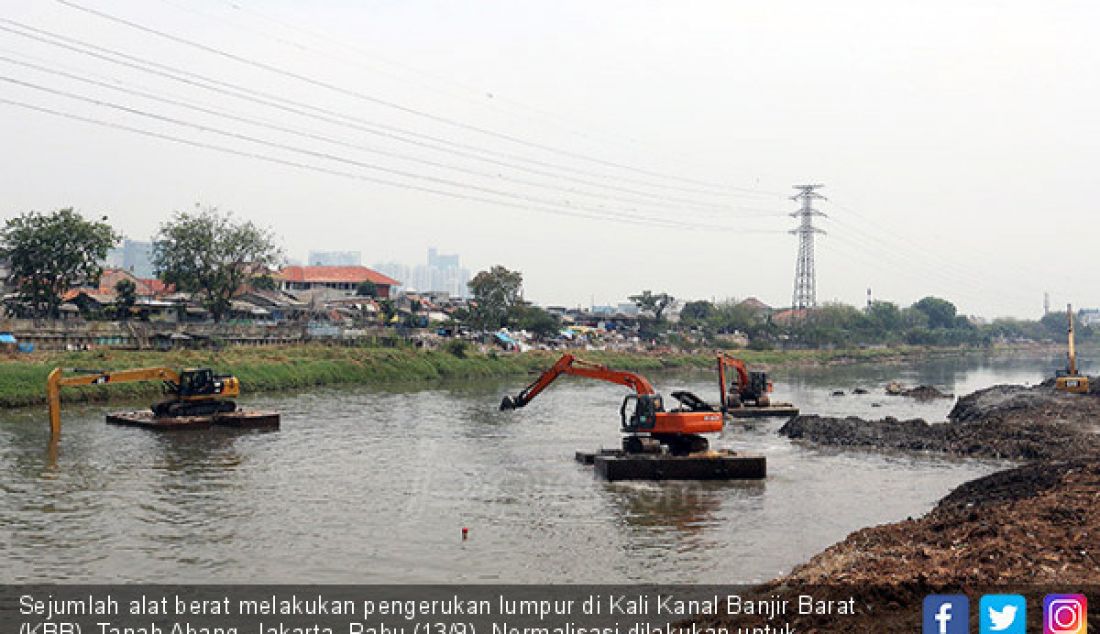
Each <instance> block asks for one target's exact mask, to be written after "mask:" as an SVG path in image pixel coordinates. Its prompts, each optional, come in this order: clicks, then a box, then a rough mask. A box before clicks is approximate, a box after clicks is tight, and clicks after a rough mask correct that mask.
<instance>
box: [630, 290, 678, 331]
mask: <svg viewBox="0 0 1100 634" xmlns="http://www.w3.org/2000/svg"><path fill="white" fill-rule="evenodd" d="M629 299H630V301H632V302H634V305H635V306H637V307H638V308H639V310H643V311H648V312H651V313H653V320H654V321H656V322H657V323H660V322H661V319H662V317H663V316H664V312H665V311H666V310H668V309H669V308H672V307H673V306H675V305H676V298H675V297H673V296H672V295H669V294H668V293H654V292H653V291H648V290H646V291H642V292H641V294H639V295H631V296H630V297H629Z"/></svg>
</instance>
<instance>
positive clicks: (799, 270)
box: [790, 185, 827, 310]
mask: <svg viewBox="0 0 1100 634" xmlns="http://www.w3.org/2000/svg"><path fill="white" fill-rule="evenodd" d="M821 187H824V185H795V186H794V188H795V189H797V190H799V193H797V194H795V195H794V196H791V200H797V201H800V202H801V203H802V207H801V208H800V209H799V210H798V211H795V212H793V213H791V216H792V217H794V218H801V219H802V221H801V223H799V225H798V228H797V229H792V230H791V231H790V233H792V234H796V235H798V262H797V264H796V265H795V270H794V298H793V299H792V300H791V307H792V308H794V309H796V310H797V309H803V308H813V307H815V306H817V282H816V280H815V278H814V234H815V233H825V232H824V231H822V230H821V229H818V228H817V227H815V226H814V216H823V217H824V216H825V214H823V213H821V212H820V211H817V210H816V209H814V208H813V201H814V199H815V198H820V199H821V200H827V199H826V198H825V197H824V196H822V195H821V194H819V193H817V192H816V191H814V190H816V189H819V188H821Z"/></svg>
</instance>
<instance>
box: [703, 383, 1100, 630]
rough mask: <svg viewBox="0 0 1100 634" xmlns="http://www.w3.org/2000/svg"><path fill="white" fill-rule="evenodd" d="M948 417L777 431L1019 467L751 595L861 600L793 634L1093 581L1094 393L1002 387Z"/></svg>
mask: <svg viewBox="0 0 1100 634" xmlns="http://www.w3.org/2000/svg"><path fill="white" fill-rule="evenodd" d="M949 419H950V422H946V423H939V424H929V423H927V422H925V421H923V420H919V419H916V420H907V421H900V420H897V419H894V418H886V419H883V420H876V421H869V420H862V419H859V418H826V417H820V416H800V417H797V418H795V419H792V420H791V421H790V422H788V423H787V424H786V425H784V427H783V428H782V429H781V430H780V433H782V434H784V435H787V436H789V437H791V438H801V439H803V440H806V441H809V442H816V443H820V444H826V445H834V446H851V447H861V448H884V449H891V450H916V451H933V452H942V453H947V454H954V455H965V456H975V457H983V458H985V457H989V458H1008V459H1013V460H1022V461H1027V462H1028V464H1024V465H1022V466H1019V467H1016V468H1013V469H1008V470H1006V471H1001V472H999V473H994V474H992V475H989V476H986V477H983V478H979V479H977V480H973V481H971V482H967V483H965V484H963V485H961V486H959V487H958V488H956V489H955V490H954V491H952V492H951V493H950V494H948V495H947V496H946V497H944V498H943V499H942V500H940V502H939V503H938V504H937V505H936V507H935V508H933V509H932V510H931V511H929V512H928V513H927V514H925V515H924V516H923V517H920V518H918V519H912V518H909V519H907V520H905V521H902V522H896V523H893V524H885V525H882V526H875V527H871V528H865V529H862V530H860V531H857V532H855V533H852V534H851V535H849V536H848V538H847V539H845V540H844V541H842V542H840V543H838V544H835V545H833V546H831V547H830V548H828V549H826V550H825V551H824V552H822V553H820V554H818V555H816V556H815V557H813V558H812V559H811V560H810V561H809V562H807V563H805V564H803V565H802V566H799V567H798V568H795V569H794V570H793V571H792V572H791V573H790V574H789V575H786V576H784V577H780V578H777V579H774V580H772V581H771V582H769V583H768V584H765V585H764V586H761V587H760V588H757V589H756V591H757V592H758V593H760V594H761V595H762V596H768V595H776V594H778V595H782V596H789V595H794V594H797V593H798V592H801V591H804V590H806V589H813V588H816V589H821V588H826V589H829V588H832V589H834V591H835V592H836V593H839V594H840V595H843V594H844V593H850V594H852V595H853V596H856V597H857V600H858V601H859V602H860V605H861V608H862V609H861V610H860V612H861V613H860V615H859V616H857V617H854V618H852V617H836V616H828V615H827V616H807V617H798V618H795V619H793V620H792V624H793V625H795V627H796V628H797V629H798V630H799V631H828V632H865V631H917V630H919V628H920V613H921V611H920V603H921V601H922V599H923V598H924V596H926V595H927V594H931V593H937V592H944V591H947V592H957V591H959V590H960V589H964V590H966V591H967V592H968V593H971V594H981V593H983V590H982V589H983V588H987V589H990V590H994V589H995V590H996V591H1004V590H1005V589H1006V588H1015V589H1016V590H1014V591H1017V592H1021V593H1024V594H1027V595H1028V598H1029V600H1034V601H1039V600H1040V599H1041V596H1042V594H1043V592H1045V591H1046V590H1050V591H1057V590H1056V588H1055V587H1065V586H1066V585H1067V584H1068V585H1072V586H1076V587H1085V586H1088V585H1096V584H1100V396H1098V395H1096V394H1087V395H1079V394H1063V393H1060V392H1057V391H1055V390H1054V389H1053V382H1048V383H1046V384H1043V385H1039V386H1035V387H1024V386H1012V385H999V386H995V387H992V388H989V389H985V390H980V391H978V392H975V393H973V394H970V395H968V396H965V397H963V398H961V399H959V402H958V403H957V404H956V405H955V407H954V409H952V410H951V413H950V414H949ZM1044 587H1045V588H1044ZM1029 612H1030V611H1029ZM1037 617H1038V615H1030V614H1029V619H1028V620H1029V624H1030V625H1037V624H1038V623H1037ZM717 620H718V621H725V622H726V623H727V624H729V625H733V624H734V621H735V620H734V619H732V618H730V617H725V618H724V619H723V618H721V617H719V619H717ZM736 624H737V625H747V623H745V622H744V621H743V620H741V619H737V620H736ZM1040 627H1041V626H1040Z"/></svg>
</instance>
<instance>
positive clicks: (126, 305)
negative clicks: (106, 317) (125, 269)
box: [115, 277, 137, 321]
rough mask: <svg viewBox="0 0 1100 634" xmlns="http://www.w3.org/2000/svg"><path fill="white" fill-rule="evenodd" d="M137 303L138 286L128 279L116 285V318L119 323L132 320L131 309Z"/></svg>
mask: <svg viewBox="0 0 1100 634" xmlns="http://www.w3.org/2000/svg"><path fill="white" fill-rule="evenodd" d="M136 303H137V285H135V284H134V282H133V281H132V280H130V279H127V278H125V277H124V278H122V279H121V280H119V281H118V282H116V283H115V316H116V318H117V319H118V320H119V321H127V320H129V319H130V315H131V309H132V308H133V307H134V304H136Z"/></svg>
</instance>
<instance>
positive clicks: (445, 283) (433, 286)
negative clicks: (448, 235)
mask: <svg viewBox="0 0 1100 634" xmlns="http://www.w3.org/2000/svg"><path fill="white" fill-rule="evenodd" d="M374 268H375V270H377V271H379V272H381V273H384V274H385V275H388V276H390V277H392V278H394V279H398V280H401V281H402V282H403V284H402V287H401V290H406V291H420V292H429V291H442V292H445V293H447V294H449V295H450V296H451V297H469V296H470V289H469V288H468V287H467V286H466V285H467V284H468V283H469V282H470V271H469V269H465V268H462V266H461V264H460V262H459V258H458V255H457V254H446V255H441V254H440V253H439V251H438V250H437V249H436V248H435V247H432V248H430V249H428V262H427V264H418V265H416V266H413V267H410V266H407V265H404V264H401V263H398V262H380V263H377V264H375V265H374Z"/></svg>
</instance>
